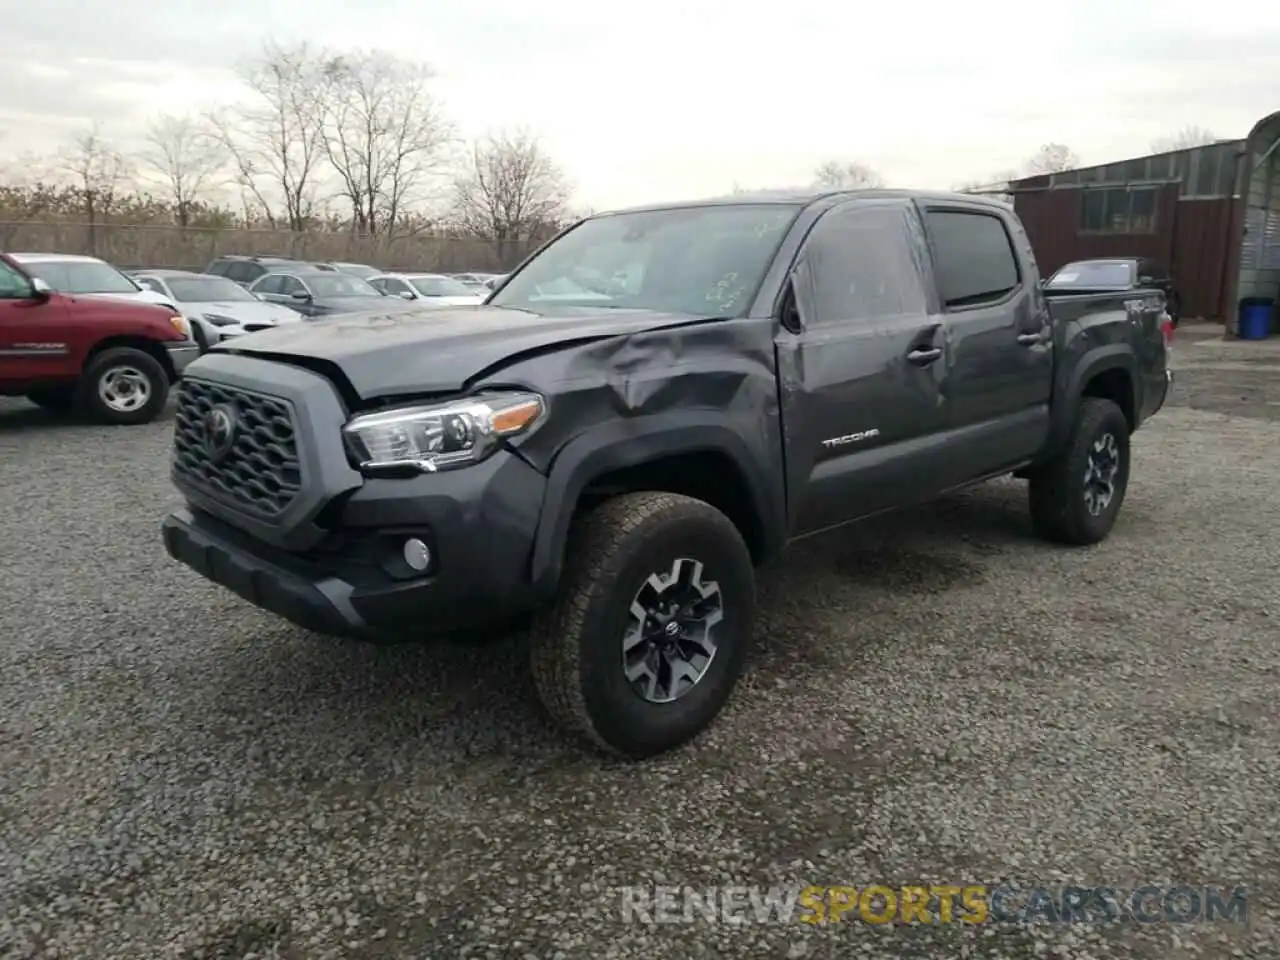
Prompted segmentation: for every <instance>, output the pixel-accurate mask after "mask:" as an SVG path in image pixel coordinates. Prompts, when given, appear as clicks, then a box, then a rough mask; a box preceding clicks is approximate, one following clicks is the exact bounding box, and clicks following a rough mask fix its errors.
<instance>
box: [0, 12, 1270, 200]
mask: <svg viewBox="0 0 1280 960" xmlns="http://www.w3.org/2000/svg"><path fill="white" fill-rule="evenodd" d="M3 6H4V8H5V10H4V18H3V28H0V63H3V64H4V69H3V71H0V73H2V74H3V75H4V76H5V78H6V80H7V81H8V82H7V83H6V84H5V96H4V97H3V98H0V153H3V154H6V155H13V154H16V153H19V152H22V151H25V150H30V151H36V152H43V151H46V150H49V149H52V148H54V147H55V146H56V145H57V144H58V143H59V142H60V141H62V140H64V139H65V138H66V137H67V136H68V135H69V134H70V133H72V132H73V131H76V130H79V129H83V128H85V127H86V126H87V125H89V124H90V123H92V122H93V121H95V120H96V121H100V122H101V123H102V124H103V129H104V132H105V133H106V134H107V135H108V136H109V137H111V138H112V139H114V140H115V141H116V142H117V143H119V144H121V145H122V146H129V145H131V144H133V145H136V143H137V137H138V135H139V132H140V131H141V129H143V127H144V126H145V124H146V121H147V118H148V116H149V115H154V114H155V113H157V112H160V111H166V112H174V113H184V112H189V111H193V110H198V109H201V108H204V107H207V106H211V105H212V104H213V103H214V102H216V101H218V100H219V99H221V100H224V101H225V100H227V99H232V98H235V97H236V96H238V90H237V85H236V82H235V74H234V68H235V66H236V64H237V62H242V61H243V60H244V58H246V57H250V56H252V55H253V54H254V52H255V51H256V50H258V49H260V46H261V44H262V41H263V39H264V38H266V37H271V38H274V39H275V40H277V41H278V42H283V43H289V42H292V41H296V40H304V39H305V40H309V41H312V42H315V43H318V44H324V45H330V46H333V47H335V48H342V47H347V48H352V47H370V46H373V47H379V48H382V49H386V50H389V51H391V52H393V53H395V54H397V55H400V56H403V57H409V58H415V59H421V60H424V61H426V62H428V63H430V64H432V65H433V66H434V67H435V68H436V70H437V71H438V73H439V81H438V84H437V90H438V93H439V95H440V96H441V98H442V99H443V100H444V102H445V104H446V107H447V109H448V111H449V113H450V114H451V115H452V116H453V118H454V119H455V121H456V122H457V124H458V125H459V126H460V128H461V129H462V131H463V132H464V133H467V134H474V133H478V132H483V131H484V130H485V129H486V128H489V127H502V126H510V125H519V124H522V125H525V126H527V127H529V128H531V129H533V130H534V131H535V132H537V133H538V134H539V135H540V136H541V138H542V140H543V142H544V144H545V146H546V147H547V149H548V150H549V151H550V152H551V153H552V154H553V155H554V157H555V158H556V159H557V160H558V161H559V162H560V164H561V165H562V166H563V167H564V168H565V169H566V171H567V172H568V173H569V175H570V177H571V179H572V181H573V182H574V184H575V185H576V187H577V190H576V194H577V198H578V200H579V201H580V202H581V203H583V204H586V205H591V206H594V207H598V208H599V207H609V206H618V205H625V204H630V203H640V202H645V201H650V200H660V199H681V198H685V197H697V196H704V195H708V194H717V193H724V192H726V191H727V190H728V189H729V188H730V187H731V186H732V185H733V184H734V183H735V182H736V183H738V184H741V185H743V186H750V187H757V186H759V187H766V186H786V185H794V184H800V183H805V182H808V181H809V180H810V179H811V174H812V171H813V169H814V167H816V166H817V165H818V164H819V163H821V162H822V161H824V160H827V159H840V160H858V161H861V162H863V163H866V164H868V165H870V166H872V167H874V168H876V169H877V170H879V171H880V172H881V173H882V174H883V175H884V176H885V177H886V179H887V180H888V181H889V182H890V183H891V184H894V185H900V186H921V187H948V186H951V185H953V184H955V183H957V182H959V181H963V180H972V179H979V178H986V177H988V176H989V175H991V174H992V173H995V172H997V171H999V170H1002V169H1006V168H1010V167H1015V166H1017V165H1019V164H1020V163H1021V162H1022V161H1023V160H1024V159H1025V158H1026V157H1027V156H1028V155H1030V154H1031V153H1033V152H1034V151H1035V150H1036V148H1037V147H1038V146H1039V145H1040V144H1041V143H1043V142H1046V141H1049V140H1057V141H1060V142H1064V143H1067V144H1068V145H1070V146H1071V147H1072V148H1073V149H1074V150H1075V151H1076V152H1077V153H1078V154H1080V156H1081V157H1082V159H1083V161H1084V162H1085V163H1099V162H1104V161H1106V160H1110V159H1118V158H1123V157H1127V156H1133V155H1138V154H1142V153H1145V152H1147V148H1148V144H1149V143H1150V141H1151V140H1152V139H1153V138H1156V137H1160V136H1162V135H1166V134H1169V133H1172V132H1174V131H1175V130H1177V129H1178V128H1180V127H1183V126H1186V125H1188V124H1195V125H1199V126H1202V127H1208V128H1209V129H1211V130H1212V131H1213V132H1214V133H1216V134H1217V135H1218V136H1220V137H1240V136H1244V135H1245V134H1246V133H1247V132H1248V130H1249V127H1250V126H1251V125H1252V124H1253V123H1254V122H1255V121H1256V120H1258V119H1259V118H1260V117H1261V116H1263V115H1264V114H1266V113H1269V112H1271V111H1273V110H1280V16H1275V15H1267V14H1264V12H1263V11H1264V9H1267V8H1266V7H1265V6H1264V5H1261V4H1256V3H1250V2H1248V0H1217V2H1214V3H1205V2H1204V0H1196V2H1191V0H1164V2H1160V3H1157V2H1155V0H1126V2H1124V3H1111V2H1103V0H1077V2H1074V3H1073V2H1070V0H1067V2H1062V3H1057V4H1053V5H1049V4H1029V3H1025V2H1022V3H1012V2H1005V0H988V2H985V3H984V2H982V0H978V2H976V3H971V4H959V5H957V4H951V3H945V2H943V0H890V2H887V3H884V4H875V5H871V4H861V3H860V4H853V3H840V2H838V0H772V2H767V3H766V2H762V0H739V2H736V3H730V2H722V0H646V2H645V3H626V4H624V3H621V2H616V0H615V2H612V3H610V2H599V0H596V2H590V0H463V2H450V3H445V2H439V0H436V2H430V0H428V2H422V0H363V2H361V3H350V2H337V0H307V2H302V0H266V2H262V0H257V2H253V0H216V2H209V0H169V2H167V3H161V4H156V3H149V2H147V3H144V2H143V0H112V2H110V3H107V2H106V0H37V2H28V3H20V2H19V0H7V2H5V3H4V4H3ZM96 11H100V12H96ZM1267 24H1269V25H1267Z"/></svg>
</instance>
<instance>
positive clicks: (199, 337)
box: [191, 322, 209, 356]
mask: <svg viewBox="0 0 1280 960" xmlns="http://www.w3.org/2000/svg"><path fill="white" fill-rule="evenodd" d="M191 336H192V339H194V340H195V342H196V347H198V348H199V350H200V355H201V356H204V355H205V354H206V353H208V352H209V337H208V335H207V334H206V333H205V332H204V327H202V326H201V325H200V324H199V323H198V322H193V323H192V324H191Z"/></svg>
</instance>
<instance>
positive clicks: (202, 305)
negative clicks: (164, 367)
mask: <svg viewBox="0 0 1280 960" xmlns="http://www.w3.org/2000/svg"><path fill="white" fill-rule="evenodd" d="M133 278H134V279H135V280H136V281H137V282H138V283H139V284H140V285H141V286H143V287H145V288H146V289H148V290H151V291H153V292H155V293H157V294H159V295H161V296H163V297H165V298H166V300H167V301H168V302H170V303H174V304H177V309H178V312H179V313H181V314H182V315H183V316H185V317H186V318H187V322H188V323H190V324H191V331H192V334H193V336H194V337H195V341H196V343H197V344H199V346H200V352H201V353H204V352H205V351H206V350H208V349H209V348H210V347H211V346H213V345H214V344H217V343H221V342H222V341H223V340H229V339H231V338H233V337H241V336H244V335H245V334H246V333H255V332H257V331H258V330H270V329H272V328H273V327H276V326H279V325H280V324H282V323H300V322H301V321H302V317H301V316H300V315H299V314H298V312H297V311H296V310H290V309H289V308H288V307H282V306H278V305H276V304H274V303H266V302H264V301H262V300H260V299H259V298H258V297H256V296H254V295H253V294H252V293H250V292H249V291H248V290H246V289H245V288H244V287H242V286H240V284H238V283H236V282H235V281H234V280H228V279H227V278H226V277H217V276H214V275H212V274H208V273H193V272H191V271H189V270H141V271H138V272H137V273H135V274H134V275H133Z"/></svg>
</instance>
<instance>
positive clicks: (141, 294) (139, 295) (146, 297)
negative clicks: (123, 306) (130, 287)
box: [77, 290, 182, 313]
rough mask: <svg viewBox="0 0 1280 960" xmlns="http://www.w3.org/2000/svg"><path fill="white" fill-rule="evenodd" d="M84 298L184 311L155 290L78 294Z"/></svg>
mask: <svg viewBox="0 0 1280 960" xmlns="http://www.w3.org/2000/svg"><path fill="white" fill-rule="evenodd" d="M77 296H82V297H92V298H93V299H94V300H124V301H125V302H127V303H153V304H155V305H156V306H158V307H168V308H169V309H170V310H175V311H177V312H179V313H181V312H182V311H180V310H178V308H177V307H176V306H175V305H174V303H173V301H172V300H170V299H169V298H168V297H166V296H164V295H163V294H160V293H156V292H155V291H154V290H139V291H137V292H136V293H82V294H77Z"/></svg>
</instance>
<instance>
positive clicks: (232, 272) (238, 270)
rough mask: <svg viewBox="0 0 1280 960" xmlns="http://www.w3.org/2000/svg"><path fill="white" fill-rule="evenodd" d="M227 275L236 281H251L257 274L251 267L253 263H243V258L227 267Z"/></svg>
mask: <svg viewBox="0 0 1280 960" xmlns="http://www.w3.org/2000/svg"><path fill="white" fill-rule="evenodd" d="M227 276H228V277H230V278H231V279H232V280H234V281H235V282H236V283H252V282H253V281H254V280H255V279H257V277H258V274H257V272H256V271H255V270H254V269H253V264H250V263H245V262H244V261H243V260H236V261H233V262H232V263H231V264H230V265H229V266H228V267H227Z"/></svg>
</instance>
